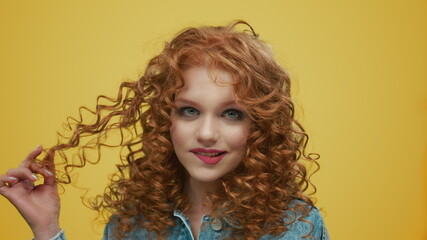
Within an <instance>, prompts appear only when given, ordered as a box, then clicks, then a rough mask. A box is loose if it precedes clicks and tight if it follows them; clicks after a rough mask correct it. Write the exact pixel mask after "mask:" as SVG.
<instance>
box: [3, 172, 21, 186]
mask: <svg viewBox="0 0 427 240" xmlns="http://www.w3.org/2000/svg"><path fill="white" fill-rule="evenodd" d="M17 182H18V178H16V177H11V176H6V175H2V176H0V188H1V187H4V186H6V187H7V186H8V185H9V184H14V183H17Z"/></svg>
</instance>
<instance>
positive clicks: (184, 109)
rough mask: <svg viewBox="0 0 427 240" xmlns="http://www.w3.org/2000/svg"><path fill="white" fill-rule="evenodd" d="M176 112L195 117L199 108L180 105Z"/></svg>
mask: <svg viewBox="0 0 427 240" xmlns="http://www.w3.org/2000/svg"><path fill="white" fill-rule="evenodd" d="M178 114H179V115H180V116H183V117H189V118H191V117H195V116H198V115H199V110H197V109H195V108H193V107H182V108H179V109H178Z"/></svg>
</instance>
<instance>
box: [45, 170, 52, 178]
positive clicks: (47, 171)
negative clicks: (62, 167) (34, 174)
mask: <svg viewBox="0 0 427 240" xmlns="http://www.w3.org/2000/svg"><path fill="white" fill-rule="evenodd" d="M44 172H45V173H47V174H49V175H51V176H52V175H53V173H52V172H51V171H49V170H47V169H44Z"/></svg>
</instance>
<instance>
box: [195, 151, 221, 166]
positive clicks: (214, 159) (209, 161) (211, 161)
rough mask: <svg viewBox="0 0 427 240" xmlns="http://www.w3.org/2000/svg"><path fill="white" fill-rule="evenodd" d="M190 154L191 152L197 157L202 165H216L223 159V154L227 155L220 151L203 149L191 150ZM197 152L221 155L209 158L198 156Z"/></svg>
mask: <svg viewBox="0 0 427 240" xmlns="http://www.w3.org/2000/svg"><path fill="white" fill-rule="evenodd" d="M190 152H192V153H193V154H194V155H195V156H196V157H198V158H199V159H200V160H202V161H203V162H204V163H206V164H209V165H214V164H217V163H218V162H219V161H221V160H222V159H223V158H224V156H225V154H226V153H227V152H226V151H221V150H217V149H204V148H194V149H191V150H190ZM198 152H199V153H222V154H220V155H218V156H215V157H209V156H205V155H200V154H198Z"/></svg>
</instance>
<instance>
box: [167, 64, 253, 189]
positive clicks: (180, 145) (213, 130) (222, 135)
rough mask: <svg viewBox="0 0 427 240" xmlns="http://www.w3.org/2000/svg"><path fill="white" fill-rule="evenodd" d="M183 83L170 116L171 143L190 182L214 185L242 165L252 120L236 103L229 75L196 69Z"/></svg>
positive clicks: (186, 74)
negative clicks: (213, 183) (175, 106)
mask: <svg viewBox="0 0 427 240" xmlns="http://www.w3.org/2000/svg"><path fill="white" fill-rule="evenodd" d="M212 78H215V79H216V81H217V82H218V83H220V84H222V83H224V84H222V85H221V86H220V85H217V84H215V83H214V81H213V79H212ZM184 81H185V87H184V88H183V89H181V90H180V91H179V92H178V93H177V94H176V96H175V104H176V105H177V109H174V110H173V111H172V114H171V121H172V126H171V129H170V133H171V138H172V143H173V146H174V150H175V153H176V155H177V157H178V159H179V161H180V162H181V164H182V165H183V166H184V167H185V169H186V170H187V171H188V173H189V175H190V180H192V181H198V182H204V183H212V182H214V181H216V180H218V179H219V178H221V177H222V176H224V175H225V174H227V173H228V172H230V171H233V170H234V169H235V168H236V167H237V166H238V165H239V163H240V162H241V160H242V158H243V155H244V152H245V150H246V140H247V136H248V133H249V128H250V120H249V118H248V116H247V114H246V113H245V112H244V111H243V110H242V108H241V107H239V104H238V102H236V98H235V96H234V93H233V87H232V86H231V85H229V83H231V82H232V76H231V74H230V73H228V72H226V71H223V70H219V69H214V70H211V71H209V70H208V68H207V67H205V66H197V67H192V68H190V69H188V70H186V71H185V72H184Z"/></svg>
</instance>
